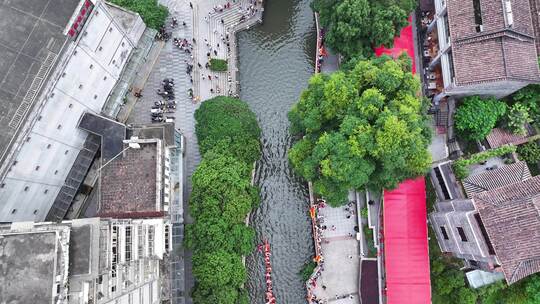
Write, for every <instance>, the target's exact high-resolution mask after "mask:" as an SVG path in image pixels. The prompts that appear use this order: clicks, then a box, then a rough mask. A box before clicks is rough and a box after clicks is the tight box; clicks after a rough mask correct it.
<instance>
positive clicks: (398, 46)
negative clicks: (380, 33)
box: [374, 17, 416, 74]
mask: <svg viewBox="0 0 540 304" xmlns="http://www.w3.org/2000/svg"><path fill="white" fill-rule="evenodd" d="M411 22H412V17H409V25H407V26H406V27H404V28H403V29H401V32H400V33H399V37H395V38H394V47H393V48H391V49H387V48H385V47H383V46H380V47H378V48H375V49H374V51H375V55H377V56H381V55H382V54H386V55H389V56H390V57H392V58H397V57H399V55H401V54H402V53H403V52H405V53H407V54H408V55H409V57H411V60H412V72H413V74H414V73H416V64H415V57H414V40H413V31H412V25H411Z"/></svg>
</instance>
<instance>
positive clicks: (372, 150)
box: [289, 57, 431, 205]
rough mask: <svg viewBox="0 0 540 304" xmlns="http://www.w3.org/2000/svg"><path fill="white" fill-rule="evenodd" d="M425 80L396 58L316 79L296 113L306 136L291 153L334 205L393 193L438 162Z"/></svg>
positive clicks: (296, 130) (297, 126)
mask: <svg viewBox="0 0 540 304" xmlns="http://www.w3.org/2000/svg"><path fill="white" fill-rule="evenodd" d="M419 87H420V85H419V82H418V79H416V78H415V77H414V76H413V75H412V74H411V73H410V72H408V71H407V69H406V68H404V65H403V64H402V63H400V62H396V61H394V60H392V59H390V58H389V57H381V58H377V59H372V60H360V61H358V62H356V64H355V65H354V66H353V67H351V68H350V69H348V70H345V71H343V70H342V71H338V72H335V73H333V74H331V75H327V74H316V75H314V76H313V77H312V78H311V79H310V82H309V85H308V88H307V89H306V90H305V91H304V92H302V94H301V96H300V100H299V102H298V103H297V104H296V105H295V106H294V107H293V109H292V110H291V111H290V113H289V119H290V121H291V132H292V133H293V134H295V135H297V136H298V137H299V138H301V139H300V140H299V141H298V142H297V143H295V144H294V146H293V147H292V148H291V149H290V150H289V160H290V161H291V163H292V165H293V167H294V169H295V170H296V172H298V173H299V174H300V175H302V176H303V177H304V178H306V179H307V180H310V181H312V182H313V185H314V189H315V191H316V192H317V193H318V194H320V195H323V196H325V197H326V198H327V199H328V201H329V203H331V204H333V205H341V204H343V203H345V202H346V197H347V192H348V190H350V189H362V188H365V187H368V188H371V189H379V190H380V189H383V188H384V189H392V188H395V187H396V186H397V184H398V183H399V182H401V181H403V180H404V179H407V178H410V177H414V176H418V175H422V174H424V173H425V172H426V171H427V169H428V167H429V164H430V163H431V158H430V154H429V152H428V150H427V146H428V145H429V143H430V139H431V130H430V129H429V127H428V121H427V116H426V109H425V108H426V106H425V103H424V102H423V100H422V99H420V98H419V97H418V91H419Z"/></svg>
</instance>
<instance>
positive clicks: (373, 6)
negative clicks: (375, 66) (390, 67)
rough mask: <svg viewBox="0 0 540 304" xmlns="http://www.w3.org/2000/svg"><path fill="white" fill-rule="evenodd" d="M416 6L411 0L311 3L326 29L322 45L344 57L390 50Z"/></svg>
mask: <svg viewBox="0 0 540 304" xmlns="http://www.w3.org/2000/svg"><path fill="white" fill-rule="evenodd" d="M415 6H416V1H414V0H401V1H399V0H375V1H367V0H314V1H313V2H312V4H311V7H312V8H313V10H315V11H317V12H318V13H319V16H320V22H321V25H322V26H323V27H324V28H325V29H326V35H325V42H326V43H327V44H328V46H330V47H331V48H332V49H333V50H335V51H336V52H339V53H340V54H342V55H344V56H345V57H346V58H352V57H354V56H358V55H360V56H363V57H364V58H368V57H371V56H372V53H373V51H372V48H373V47H376V46H380V45H385V46H387V47H391V46H392V44H393V41H394V37H395V36H398V35H399V32H400V31H401V29H402V28H403V27H404V26H406V25H407V23H408V22H407V16H408V15H409V13H410V12H411V11H412V10H413V9H414V7H415Z"/></svg>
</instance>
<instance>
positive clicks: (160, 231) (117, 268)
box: [0, 218, 171, 304]
mask: <svg viewBox="0 0 540 304" xmlns="http://www.w3.org/2000/svg"><path fill="white" fill-rule="evenodd" d="M170 231H171V227H170V224H169V221H167V220H164V219H139V220H114V219H100V218H90V219H78V220H73V221H65V222H62V223H32V222H20V223H13V224H10V225H3V226H0V245H1V246H2V248H5V249H4V252H3V254H2V255H1V256H0V264H2V265H8V266H9V267H6V269H5V271H3V272H2V274H1V275H0V303H33V304H40V303H43V304H45V303H47V304H49V303H58V304H61V303H66V304H68V303H69V304H86V303H95V304H101V303H103V304H105V303H115V304H118V303H122V304H124V303H125V304H128V303H140V304H153V303H160V301H161V300H163V299H164V296H163V295H165V297H166V295H167V292H166V291H163V290H162V283H163V281H166V280H167V278H166V277H164V276H163V274H162V272H161V268H163V265H162V263H164V261H163V259H164V258H166V257H167V254H168V252H169V247H170V244H171V233H170Z"/></svg>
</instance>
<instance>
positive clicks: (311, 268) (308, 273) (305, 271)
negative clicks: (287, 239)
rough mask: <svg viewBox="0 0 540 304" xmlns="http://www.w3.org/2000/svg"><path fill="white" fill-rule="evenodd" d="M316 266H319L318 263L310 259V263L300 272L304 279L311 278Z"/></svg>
mask: <svg viewBox="0 0 540 304" xmlns="http://www.w3.org/2000/svg"><path fill="white" fill-rule="evenodd" d="M315 267H317V263H315V262H314V261H309V262H308V263H306V264H304V266H303V267H302V270H301V271H300V273H299V274H300V276H301V277H302V281H304V282H306V281H307V280H309V278H310V277H311V275H312V274H313V271H315Z"/></svg>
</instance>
